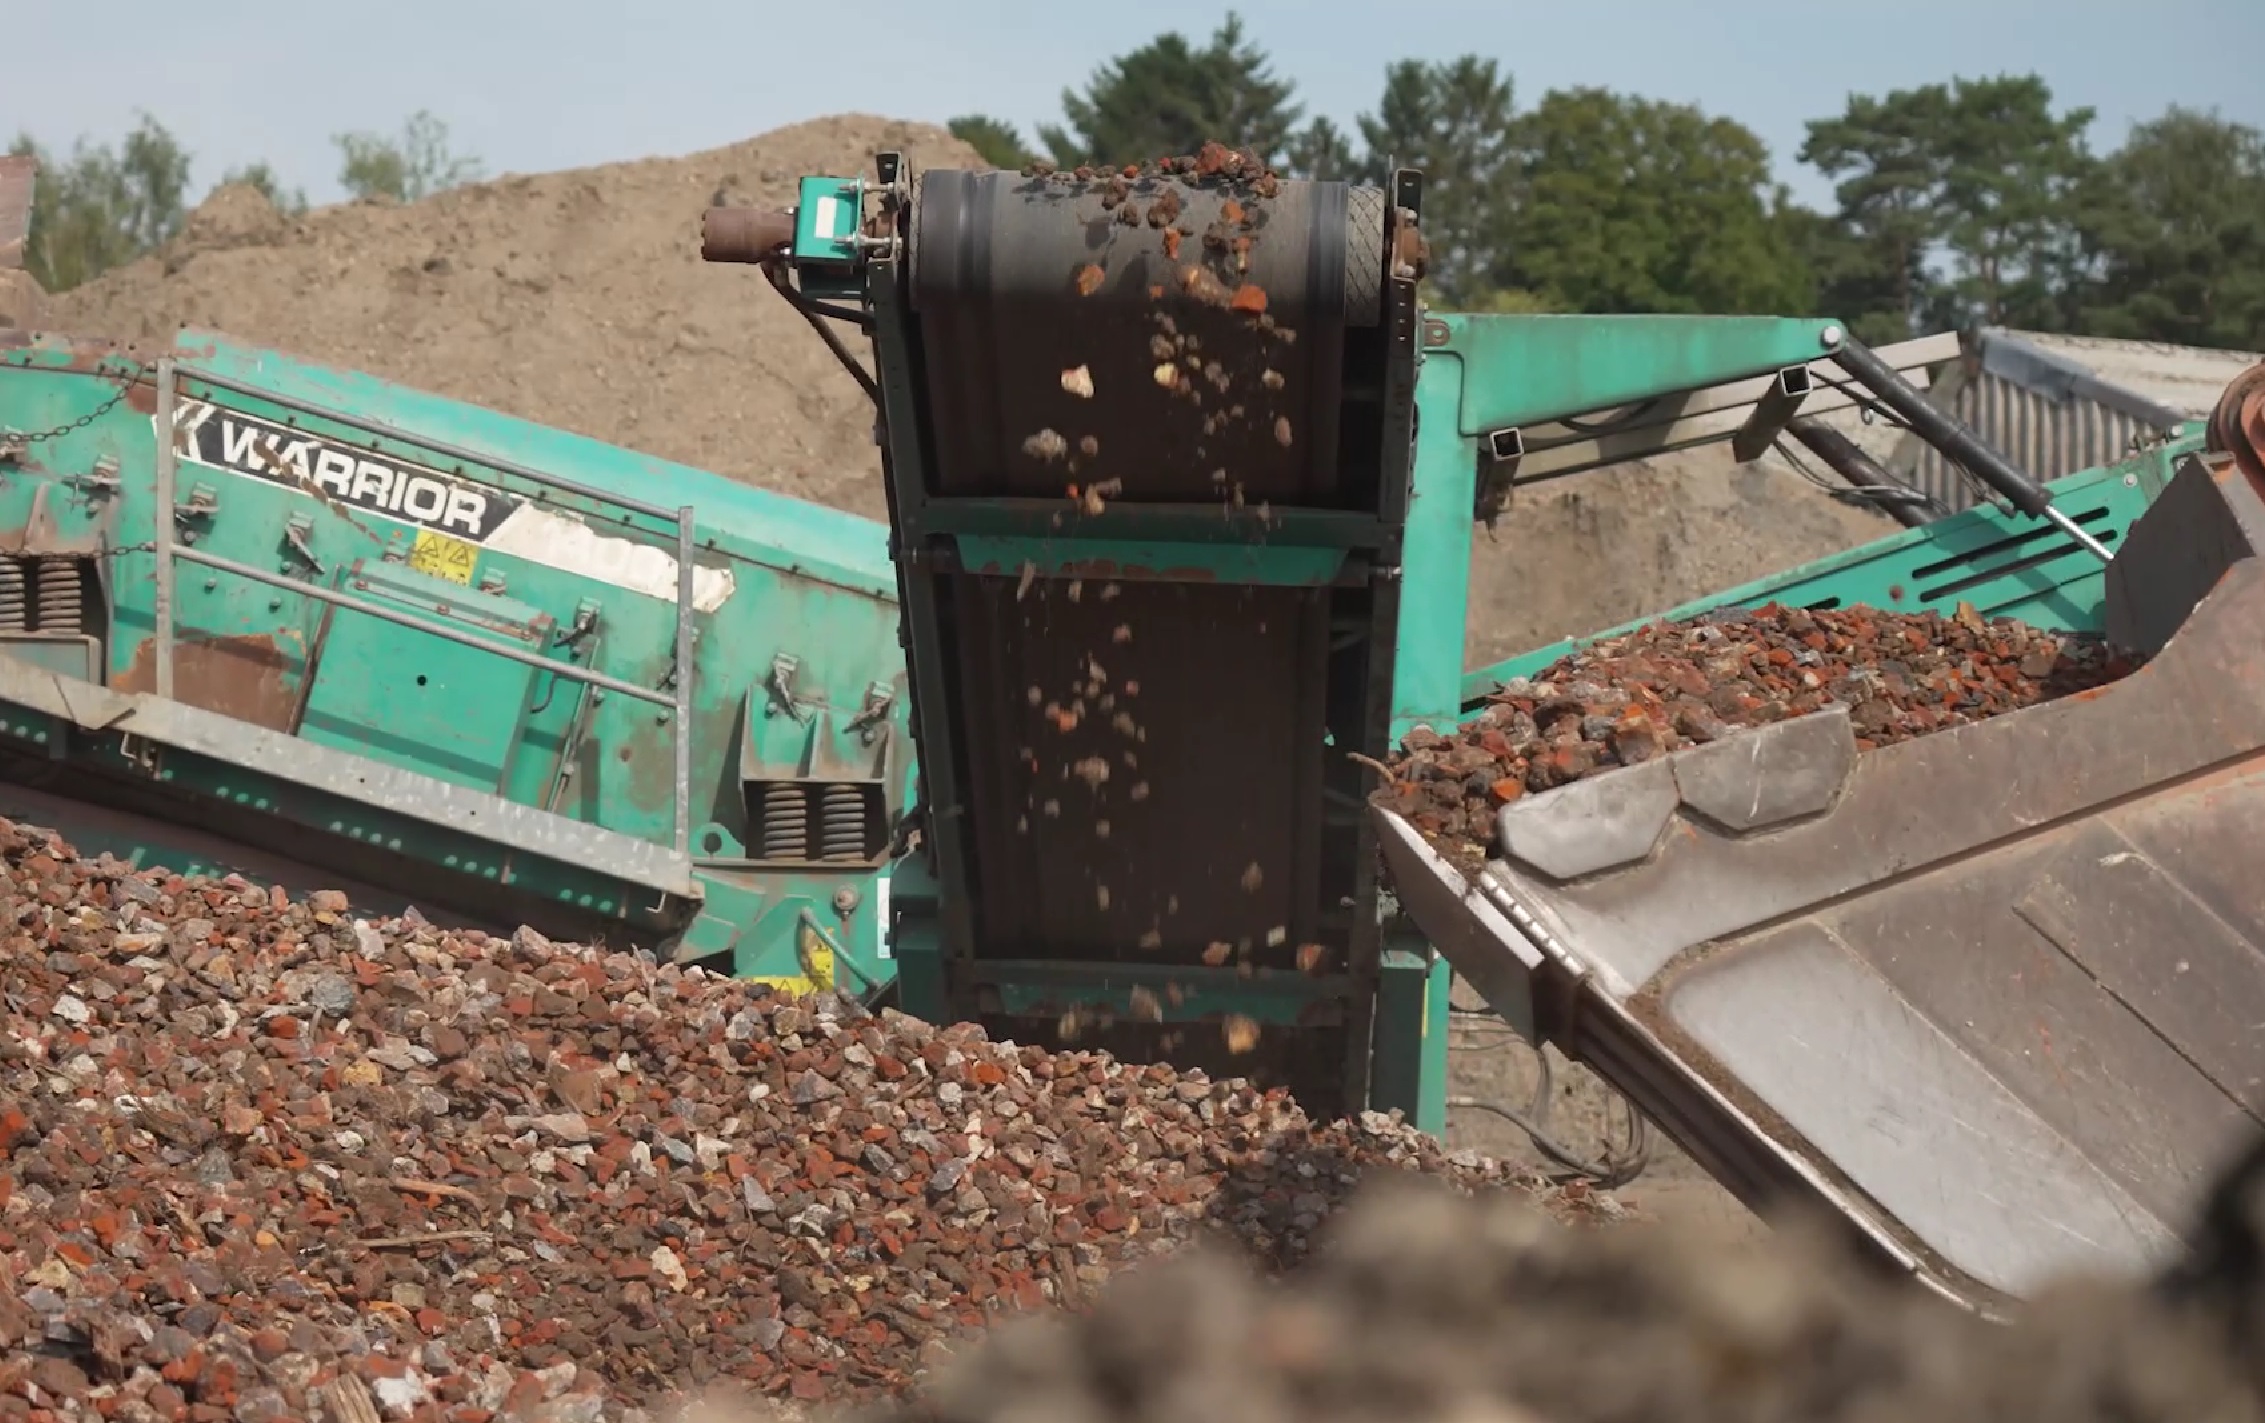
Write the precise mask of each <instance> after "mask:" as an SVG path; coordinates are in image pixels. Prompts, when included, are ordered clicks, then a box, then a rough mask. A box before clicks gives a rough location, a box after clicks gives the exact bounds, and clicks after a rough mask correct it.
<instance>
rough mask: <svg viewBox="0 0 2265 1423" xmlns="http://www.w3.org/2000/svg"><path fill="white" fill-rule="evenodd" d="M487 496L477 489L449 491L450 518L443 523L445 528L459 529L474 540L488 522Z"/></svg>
mask: <svg viewBox="0 0 2265 1423" xmlns="http://www.w3.org/2000/svg"><path fill="white" fill-rule="evenodd" d="M487 517H488V501H487V496H485V495H483V494H481V493H480V492H479V491H478V490H476V489H451V490H449V491H448V517H447V518H446V519H444V520H442V521H441V523H442V527H444V528H458V529H462V530H463V531H464V532H465V533H468V534H470V535H471V536H472V537H473V538H475V539H476V538H478V537H479V536H480V534H481V528H480V526H481V525H482V524H484V523H486V522H487Z"/></svg>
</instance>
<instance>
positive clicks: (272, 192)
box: [216, 163, 307, 217]
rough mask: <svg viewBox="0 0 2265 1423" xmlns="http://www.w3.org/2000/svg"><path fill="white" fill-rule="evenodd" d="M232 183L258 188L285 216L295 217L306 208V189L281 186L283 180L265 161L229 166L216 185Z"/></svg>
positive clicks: (223, 186)
mask: <svg viewBox="0 0 2265 1423" xmlns="http://www.w3.org/2000/svg"><path fill="white" fill-rule="evenodd" d="M233 183H242V184H243V185H244V186H246V187H248V188H253V189H256V190H258V192H259V194H260V196H261V197H263V198H266V199H267V200H268V202H270V203H271V204H273V205H274V207H275V210H276V211H277V212H279V213H282V214H284V215H285V216H287V217H296V216H298V215H299V214H300V213H303V212H305V211H306V210H307V194H306V190H305V189H303V188H291V189H288V190H286V189H285V188H284V186H283V180H282V179H280V178H278V177H276V176H275V169H273V168H272V167H270V166H268V165H267V164H266V163H253V164H248V165H246V166H245V167H242V168H231V169H229V170H228V171H227V172H226V173H223V174H221V175H220V182H219V183H218V184H217V185H216V187H218V188H225V187H228V186H229V185H230V184H233Z"/></svg>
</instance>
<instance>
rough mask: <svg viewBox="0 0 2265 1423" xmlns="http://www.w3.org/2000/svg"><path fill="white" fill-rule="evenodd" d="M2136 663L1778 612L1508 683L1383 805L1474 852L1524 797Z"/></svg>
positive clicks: (1920, 626)
mask: <svg viewBox="0 0 2265 1423" xmlns="http://www.w3.org/2000/svg"><path fill="white" fill-rule="evenodd" d="M2137 665H2138V663H2137V661H2136V660H2135V659H2132V658H2129V657H2124V656H2120V655H2118V654H2116V653H2114V652H2112V651H2111V650H2110V649H2108V648H2107V647H2105V646H2104V645H2102V644H2101V643H2099V642H2097V641H2093V640H2089V639H2084V638H2077V637H2071V636H2067V635H2065V634H2060V633H2052V632H2045V631H2042V630H2040V629H2037V628H2033V627H2029V626H2027V625H2025V624H2022V623H2017V622H2014V621H2012V620H2010V619H2004V618H1999V619H1993V620H1987V621H1985V620H1984V619H1983V618H1981V617H1979V616H1978V615H1976V614H1975V613H1974V612H1973V610H1972V608H1971V607H1969V606H1966V605H1961V608H1960V611H1959V613H1958V614H1957V615H1956V616H1952V617H1943V616H1941V615H1940V614H1937V613H1931V612H1930V613H1895V612H1885V611H1881V610H1878V609H1873V608H1861V607H1860V608H1850V609H1841V610H1835V611H1825V612H1811V611H1807V610H1804V609H1800V608H1787V607H1782V606H1779V605H1777V604H1770V605H1768V606H1766V607H1761V608H1753V609H1732V610H1727V611H1723V612H1719V613H1712V614H1708V615H1707V616H1705V617H1701V618H1697V619H1694V620H1692V621H1688V622H1679V623H1653V624H1650V625H1647V626H1645V627H1642V628H1639V629H1637V630H1635V631H1633V632H1629V633H1625V634H1622V635H1621V636H1619V637H1614V638H1607V639H1604V640H1602V641H1599V642H1596V643H1594V644H1591V645H1590V646H1588V647H1584V648H1582V649H1580V650H1579V651H1577V652H1574V653H1572V654H1571V655H1569V656H1566V657H1564V658H1561V659H1559V660H1558V661H1557V662H1555V663H1553V664H1551V665H1550V666H1549V667H1548V668H1546V669H1544V670H1543V671H1542V672H1541V674H1540V675H1539V676H1537V677H1534V678H1532V679H1529V680H1522V681H1516V682H1511V683H1508V684H1506V685H1504V686H1503V687H1502V688H1500V689H1499V690H1498V691H1497V692H1495V694H1494V695H1493V696H1492V697H1491V698H1490V699H1489V700H1490V702H1491V705H1489V706H1488V707H1487V709H1486V711H1485V713H1484V714H1483V715H1481V716H1479V717H1476V718H1474V719H1472V720H1471V721H1469V722H1466V723H1464V724H1463V725H1462V726H1461V727H1459V728H1457V729H1456V730H1455V732H1454V734H1453V735H1452V736H1449V735H1444V734H1441V733H1439V732H1436V731H1432V730H1428V729H1424V728H1418V729H1417V730H1416V731H1414V732H1412V733H1410V734H1409V735H1408V737H1407V738H1406V739H1405V741H1404V742H1403V745H1402V748H1401V752H1400V754H1399V755H1398V756H1396V757H1395V758H1393V763H1392V766H1391V770H1392V773H1393V782H1392V784H1391V785H1390V786H1388V787H1387V788H1386V789H1385V790H1384V791H1383V792H1382V793H1381V794H1382V796H1383V802H1384V804H1386V805H1388V806H1389V807H1390V808H1392V809H1393V810H1396V811H1398V812H1399V813H1400V814H1402V815H1404V816H1406V817H1408V819H1409V820H1410V822H1411V823H1412V824H1414V825H1415V826H1416V827H1417V828H1418V829H1419V830H1422V831H1424V832H1425V833H1426V834H1428V835H1430V836H1432V837H1433V838H1434V839H1436V840H1438V841H1440V842H1442V843H1444V844H1447V845H1449V846H1452V847H1456V848H1458V849H1462V850H1465V851H1485V850H1490V849H1492V848H1493V846H1494V844H1495V826H1494V815H1495V812H1496V811H1497V810H1499V809H1500V808H1501V807H1502V806H1504V805H1506V804H1508V803H1509V802H1511V801H1513V800H1516V799H1518V798H1519V797H1521V796H1526V795H1531V794H1535V793H1537V792H1541V791H1546V790H1549V789H1551V788H1553V787H1556V786H1561V785H1566V784H1568V783H1570V782H1573V781H1577V780H1580V779H1581V778H1582V777H1584V776H1590V775H1595V774H1596V773H1598V772H1600V771H1608V770H1611V769H1613V768H1614V767H1616V766H1631V765H1635V764H1637V763H1638V762H1642V761H1648V760H1650V759H1652V758H1653V757H1655V756H1660V755H1664V754H1665V753H1667V752H1670V751H1675V750H1678V749H1680V748H1682V747H1686V746H1695V745H1703V744H1704V743H1706V742H1709V741H1713V740H1716V739H1718V738H1720V737H1723V736H1726V735H1728V734H1729V733H1730V732H1732V731H1734V730H1736V729H1738V728H1741V727H1752V726H1761V725H1765V724H1768V723H1771V722H1778V721H1785V720H1789V719H1791V718H1793V717H1798V716H1806V715H1808V714H1809V713H1811V712H1815V711H1822V710H1823V709H1824V708H1826V707H1827V706H1831V705H1835V704H1838V705H1842V706H1846V707H1847V708H1849V716H1850V718H1851V720H1852V721H1853V722H1854V723H1855V727H1856V734H1857V745H1858V746H1859V747H1861V748H1863V749H1866V750H1869V749H1872V748H1874V747H1878V746H1886V745H1890V744H1892V743H1894V742H1898V741H1908V740H1910V739H1911V738H1913V737H1916V736H1924V735H1926V734H1927V733H1928V732H1931V731H1940V730H1943V729H1944V728H1946V727H1952V726H1960V725H1964V724H1966V723H1969V722H1976V721H1981V720H1984V719H1986V718H1988V717H1993V716H1997V715H2000V714H2002V713H2005V712H2010V711H2018V710H2020V709H2021V708H2023V707H2027V706H2034V705H2036V704H2037V703H2039V702H2043V701H2048V700H2050V699H2052V698H2054V697H2060V696H2067V695H2069V694H2070V693H2073V692H2080V691H2084V690H2086V689H2088V688H2092V687H2098V686H2101V685H2104V684H2106V683H2108V682H2112V681H2114V680H2115V679H2117V678H2119V677H2122V676H2125V675H2128V674H2129V673H2130V672H2131V671H2132V670H2134V669H2135V668H2136V667H2137Z"/></svg>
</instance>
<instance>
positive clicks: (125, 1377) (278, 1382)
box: [0, 822, 1618, 1423]
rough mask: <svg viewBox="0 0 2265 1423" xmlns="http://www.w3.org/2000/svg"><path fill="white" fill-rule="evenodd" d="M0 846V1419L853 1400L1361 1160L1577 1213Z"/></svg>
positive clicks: (1257, 1108) (1354, 1151)
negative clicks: (721, 1394)
mask: <svg viewBox="0 0 2265 1423" xmlns="http://www.w3.org/2000/svg"><path fill="white" fill-rule="evenodd" d="M0 862H4V864H5V866H6V874H7V882H6V891H7V892H6V898H5V909H4V910H0V940H4V948H0V952H4V955H5V957H4V960H0V962H4V964H5V969H6V977H5V980H4V991H0V1151H4V1152H5V1166H4V1169H0V1285H4V1288H0V1345H4V1352H0V1420H15V1419H30V1418H33V1417H35V1416H37V1417H54V1418H80V1417H91V1416H95V1415H98V1414H99V1415H100V1416H103V1417H110V1418H120V1419H144V1418H160V1419H173V1418H184V1417H185V1418H194V1419H199V1420H213V1423H219V1420H233V1423H268V1420H273V1419H279V1418H286V1417H290V1418H300V1417H309V1416H317V1415H319V1416H325V1417H330V1418H351V1419H366V1418H369V1417H372V1416H383V1417H393V1418H409V1417H415V1418H420V1419H442V1420H453V1421H454V1423H480V1420H484V1419H485V1418H487V1417H488V1416H489V1415H491V1414H496V1413H503V1414H507V1415H510V1416H520V1417H530V1416H542V1417H547V1418H554V1419H597V1418H607V1417H618V1416H623V1412H624V1410H625V1409H634V1408H639V1407H654V1406H657V1405H658V1404H659V1403H660V1402H661V1401H663V1400H665V1399H666V1398H667V1397H668V1396H670V1395H671V1394H672V1393H673V1392H674V1391H676V1390H678V1389H680V1388H696V1387H699V1386H701V1385H703V1384H706V1383H709V1382H711V1381H716V1380H723V1379H730V1380H737V1381H740V1382H742V1383H744V1384H746V1385H748V1386H750V1387H752V1388H753V1389H755V1390H756V1391H758V1392H760V1393H763V1394H767V1395H770V1396H774V1397H787V1398H791V1399H793V1400H798V1401H801V1402H804V1403H811V1402H818V1401H826V1402H835V1401H841V1400H855V1399H859V1398H872V1397H878V1396H883V1395H887V1394H891V1393H894V1392H897V1391H900V1390H902V1389H904V1388H905V1387H906V1386H907V1385H908V1384H909V1383H910V1382H911V1381H912V1379H913V1377H914V1376H915V1374H916V1372H917V1371H918V1370H919V1369H920V1368H921V1367H922V1365H923V1359H924V1357H925V1353H926V1351H927V1350H928V1349H930V1348H931V1346H934V1345H936V1344H938V1343H940V1342H942V1341H946V1340H948V1339H950V1338H951V1337H952V1336H954V1335H956V1334H960V1333H962V1332H964V1331H966V1330H969V1329H972V1328H975V1327H977V1326H980V1325H982V1324H984V1323H985V1321H986V1320H987V1318H988V1317H989V1316H991V1315H992V1314H993V1313H996V1312H998V1311H1001V1310H1007V1309H1018V1308H1030V1307H1036V1306H1041V1305H1046V1304H1049V1303H1059V1304H1066V1305H1072V1306H1078V1305H1083V1304H1086V1303H1089V1302H1090V1299H1091V1296H1092V1292H1093V1291H1094V1289H1095V1287H1096V1286H1098V1285H1099V1284H1100V1283H1101V1282H1102V1281H1103V1280H1104V1279H1106V1278H1107V1277H1108V1275H1109V1274H1110V1272H1111V1271H1112V1270H1113V1269H1115V1268H1116V1267H1118V1266H1120V1265H1122V1264H1124V1263H1126V1262H1128V1261H1133V1260H1140V1259H1145V1258H1147V1257H1149V1256H1152V1255H1154V1254H1157V1253H1160V1252H1163V1251H1166V1250H1169V1249H1172V1248H1173V1247H1175V1246H1176V1245H1178V1244H1180V1243H1182V1242H1185V1241H1186V1240H1188V1239H1190V1238H1191V1237H1194V1236H1197V1235H1200V1234H1205V1233H1208V1231H1209V1230H1210V1229H1211V1228H1212V1227H1220V1228H1223V1229H1224V1231H1225V1233H1226V1234H1228V1235H1230V1236H1231V1237H1233V1238H1235V1239H1236V1240H1238V1241H1239V1242H1241V1243H1242V1244H1244V1245H1246V1246H1248V1247H1250V1248H1251V1249H1252V1250H1254V1251H1256V1252H1257V1254H1258V1255H1259V1256H1260V1258H1262V1259H1263V1260H1265V1261H1267V1262H1269V1263H1271V1264H1274V1265H1277V1266H1287V1265H1289V1264H1292V1263H1294V1262H1295V1261H1296V1260H1297V1259H1298V1258H1300V1257H1301V1256H1302V1255H1303V1254H1304V1252H1305V1250H1306V1248H1307V1244H1308V1241H1309V1239H1310V1237H1311V1233H1312V1232H1313V1230H1314V1229H1315V1227H1316V1226H1317V1225H1318V1224H1319V1222H1320V1221H1321V1220H1322V1218H1324V1217H1325V1216H1327V1215H1328V1214H1329V1213H1330V1211H1331V1210H1332V1209H1333V1207H1334V1206H1335V1205H1336V1204H1337V1203H1338V1202H1339V1201H1340V1200H1341V1199H1342V1198H1343V1197H1344V1196H1345V1195H1346V1194H1347V1193H1348V1192H1350V1191H1351V1190H1352V1189H1353V1187H1354V1186H1355V1184H1356V1183H1357V1182H1358V1181H1359V1180H1360V1179H1361V1177H1362V1173H1363V1172H1364V1171H1366V1170H1368V1169H1369V1168H1375V1167H1385V1168H1404V1169H1407V1170H1413V1171H1421V1172H1427V1173H1433V1174H1436V1175H1438V1176H1440V1177H1443V1178H1445V1179H1447V1180H1450V1181H1452V1182H1454V1183H1455V1184H1456V1185H1458V1186H1460V1187H1464V1188H1477V1187H1490V1186H1501V1187H1510V1188H1514V1189H1516V1190H1519V1191H1522V1192H1529V1193H1532V1195H1533V1196H1534V1198H1535V1199H1536V1200H1538V1201H1540V1202H1542V1203H1543V1205H1544V1208H1545V1209H1548V1210H1550V1211H1553V1212H1556V1213H1558V1214H1560V1215H1562V1216H1565V1217H1567V1218H1583V1219H1596V1218H1604V1217H1607V1216H1611V1215H1615V1214H1617V1213H1618V1207H1617V1206H1616V1205H1615V1204H1614V1203H1613V1202H1611V1201H1610V1200H1609V1199H1606V1198H1603V1197H1599V1196H1591V1195H1588V1194H1585V1193H1583V1192H1581V1191H1580V1190H1579V1189H1578V1188H1568V1189H1565V1190H1558V1189H1556V1188H1553V1187H1550V1186H1548V1185H1547V1184H1546V1183H1544V1182H1542V1181H1540V1180H1539V1179H1538V1178H1535V1177H1531V1176H1525V1175H1519V1174H1516V1173H1512V1172H1510V1171H1507V1170H1505V1169H1504V1168H1502V1167H1499V1166H1495V1165H1492V1164H1489V1163H1486V1162H1482V1161H1480V1160H1479V1159H1477V1158H1476V1157H1461V1158H1457V1159H1452V1160H1451V1159H1449V1158H1447V1157H1446V1156H1445V1155H1444V1154H1443V1153H1442V1152H1441V1150H1440V1149H1439V1148H1438V1147H1437V1146H1436V1145H1435V1144H1433V1143H1431V1142H1430V1141H1429V1140H1428V1139H1426V1138H1423V1137H1421V1136H1419V1135H1417V1134H1416V1133H1414V1132H1413V1131H1411V1130H1408V1129H1406V1128H1404V1127H1402V1126H1400V1125H1398V1124H1397V1123H1395V1122H1394V1121H1392V1120H1390V1119H1387V1118H1381V1117H1369V1118H1365V1119H1363V1120H1361V1121H1359V1122H1355V1123H1350V1124H1346V1125H1340V1126H1334V1127H1327V1128H1317V1127H1314V1126H1313V1125H1311V1124H1309V1123H1308V1122H1307V1121H1306V1120H1305V1119H1304V1118H1303V1117H1302V1116H1301V1115H1300V1114H1299V1113H1298V1112H1297V1110H1296V1109H1295V1108H1294V1107H1293V1106H1291V1105H1290V1104H1289V1103H1288V1101H1287V1100H1286V1099H1284V1098H1282V1097H1280V1096H1279V1095H1269V1096H1262V1095H1260V1094H1257V1093H1255V1092H1253V1091H1252V1090H1250V1089H1249V1088H1247V1087H1246V1086H1245V1085H1243V1084H1241V1083H1233V1082H1212V1081H1207V1080H1205V1079H1204V1078H1202V1077H1201V1076H1197V1075H1189V1076H1178V1075H1175V1074H1174V1073H1172V1072H1171V1071H1170V1070H1168V1069H1165V1068H1161V1067H1151V1068H1135V1067H1127V1066H1122V1065H1119V1064H1117V1063H1114V1062H1112V1061H1109V1060H1107V1059H1105V1058H1100V1057H1096V1056H1089V1055H1084V1054H1062V1055H1052V1056H1049V1055H1047V1054H1044V1053H1041V1052H1039V1051H1037V1050H1035V1049H1016V1048H1014V1047H1012V1046H1008V1045H1003V1044H997V1043H992V1042H988V1041H986V1040H985V1039H984V1037H983V1035H982V1033H981V1031H980V1030H978V1029H973V1028H955V1029H947V1030H942V1031H936V1030H931V1029H929V1028H927V1027H924V1026H922V1025H920V1024H918V1023H915V1022H913V1021H912V1020H909V1019H906V1018H903V1017H900V1016H897V1015H894V1014H883V1015H881V1016H878V1017H876V1016H872V1015H869V1014H867V1013H865V1012H864V1011H863V1010H862V1009H860V1008H859V1007H858V1006H857V1005H855V1004H853V1003H848V1002H844V1001H841V1000H837V999H832V998H816V999H810V1000H804V1001H800V1002H786V1001H782V1000H775V999H772V998H770V997H769V996H768V995H767V994H765V993H764V992H763V991H762V990H758V989H751V988H749V987H748V986H746V985H741V984H736V983H733V982H730V981H727V980H723V979H719V978H715V977H711V976H707V975H703V974H701V973H699V972H698V971H682V972H680V971H678V970H677V969H675V968H673V967H656V966H654V965H653V964H651V963H650V962H649V961H646V960H643V959H640V958H636V957H628V956H619V955H607V954H602V953H598V952H596V951H592V950H587V949H583V948H579V947H574V946H568V945H559V944H552V943H550V942H547V941H546V940H544V939H542V938H541V937H540V936H538V935H536V934H534V933H532V932H530V931H526V930H522V931H520V933H519V934H518V935H516V936H515V937H513V938H511V939H509V940H504V939H497V938H491V937H488V936H485V935H481V934H478V933H464V934H456V933H452V932H443V931H442V930H440V929H437V928H435V927H434V926H432V925H429V924H425V923H423V922H421V921H419V920H416V919H414V918H411V919H409V920H405V921H398V922H385V923H370V922H367V921H362V920H357V919H355V918H353V917H352V916H351V915H350V913H349V912H348V910H347V906H346V904H345V901H344V899H343V897H342V896H337V895H333V894H327V893H324V894H317V895H314V896H311V897H310V898H309V899H308V900H307V901H306V902H292V901H289V900H287V899H286V898H285V897H283V896H282V895H281V894H280V893H279V892H276V893H270V892H268V891H264V890H261V889H258V888H256V887H252V886H249V885H246V884H243V883H240V882H235V881H213V880H184V879H181V878H178V877H171V876H167V875H164V874H152V875H144V874H141V873H137V872H133V871H131V870H129V869H128V868H127V867H125V866H123V865H121V864H119V863H118V862H116V861H112V860H109V859H107V858H105V859H102V860H92V861H89V860H81V859H78V858H77V857H75V856H74V855H73V854H72V853H71V851H70V850H68V849H67V848H66V847H64V846H63V845H61V844H60V843H58V842H57V841H55V840H54V839H53V838H52V837H50V836H49V835H47V834H46V833H45V832H42V831H37V830H33V829H29V828H26V827H21V826H15V825H10V824H8V823H6V822H0ZM372 1410H374V1413H373V1411H372Z"/></svg>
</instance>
